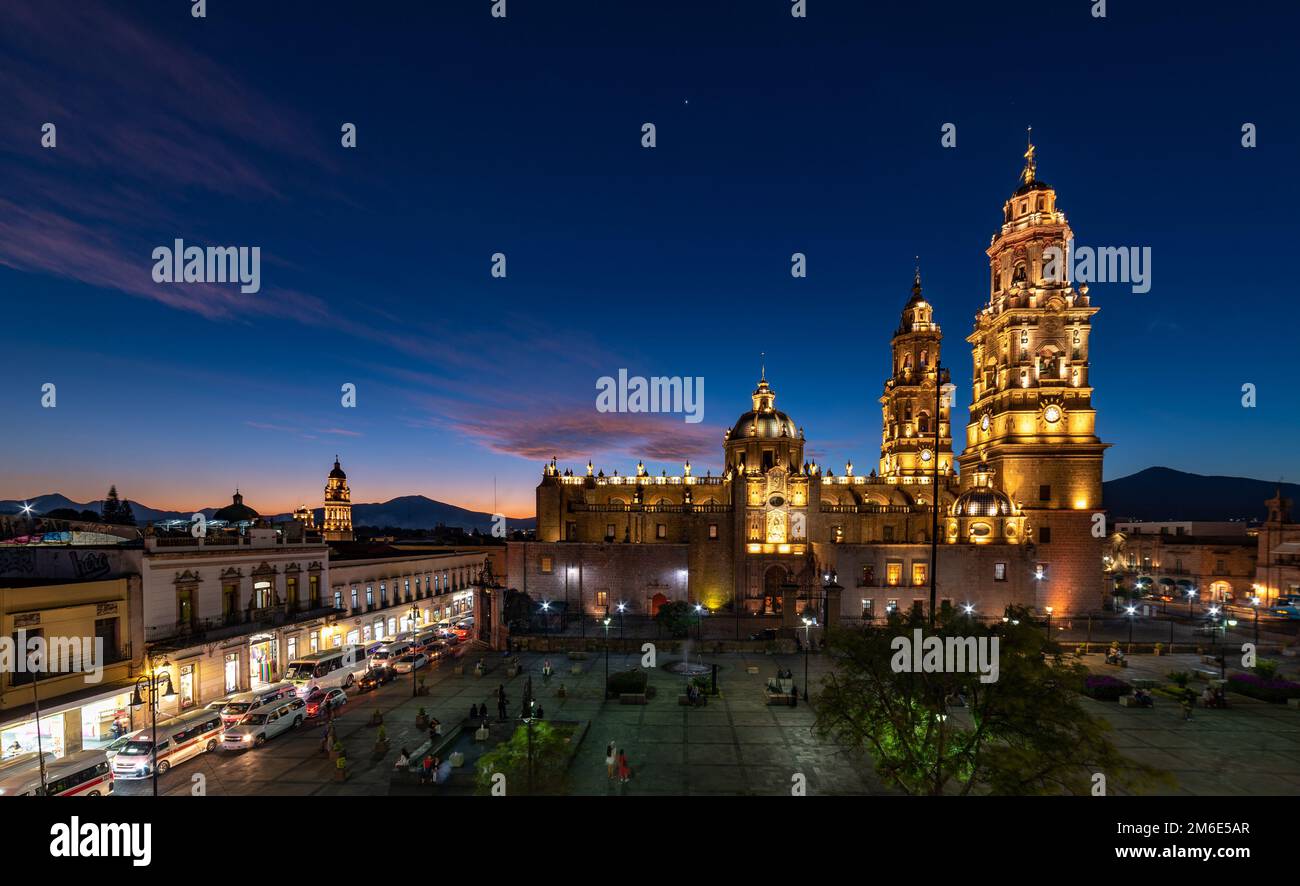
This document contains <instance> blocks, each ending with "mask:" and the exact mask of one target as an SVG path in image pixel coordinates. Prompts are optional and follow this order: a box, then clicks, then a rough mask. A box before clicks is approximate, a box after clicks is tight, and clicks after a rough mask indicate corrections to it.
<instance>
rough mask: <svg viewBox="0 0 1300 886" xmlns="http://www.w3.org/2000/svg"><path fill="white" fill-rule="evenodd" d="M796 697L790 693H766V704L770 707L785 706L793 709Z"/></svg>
mask: <svg viewBox="0 0 1300 886" xmlns="http://www.w3.org/2000/svg"><path fill="white" fill-rule="evenodd" d="M797 699H798V696H797V695H795V694H794V693H792V692H768V693H767V703H768V704H770V705H786V706H788V707H794V706H795V701H796V700H797Z"/></svg>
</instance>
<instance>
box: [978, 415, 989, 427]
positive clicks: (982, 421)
mask: <svg viewBox="0 0 1300 886" xmlns="http://www.w3.org/2000/svg"><path fill="white" fill-rule="evenodd" d="M988 429H989V415H988V413H987V412H986V413H984V417H983V418H981V419H980V430H981V431H988Z"/></svg>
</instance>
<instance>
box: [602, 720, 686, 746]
mask: <svg viewBox="0 0 1300 886" xmlns="http://www.w3.org/2000/svg"><path fill="white" fill-rule="evenodd" d="M602 725H604V724H603V722H602ZM636 734H637V738H638V740H640V741H646V742H651V741H670V742H677V743H678V744H680V743H681V742H683V741H685V740H686V728H685V727H684V726H646V725H644V724H642V725H641V726H639V727H638V729H637V733H636Z"/></svg>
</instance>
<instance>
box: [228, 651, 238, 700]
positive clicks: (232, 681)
mask: <svg viewBox="0 0 1300 886" xmlns="http://www.w3.org/2000/svg"><path fill="white" fill-rule="evenodd" d="M238 689H239V654H238V653H235V652H231V653H229V654H228V655H227V656H226V692H227V693H231V692H235V691H237V690H238Z"/></svg>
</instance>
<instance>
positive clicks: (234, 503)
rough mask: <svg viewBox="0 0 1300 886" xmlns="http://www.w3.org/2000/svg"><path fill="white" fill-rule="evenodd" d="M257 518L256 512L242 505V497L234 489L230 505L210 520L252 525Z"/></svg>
mask: <svg viewBox="0 0 1300 886" xmlns="http://www.w3.org/2000/svg"><path fill="white" fill-rule="evenodd" d="M259 516H260V515H259V514H258V513H257V511H255V510H253V509H252V508H250V507H249V506H248V505H246V504H244V497H243V496H242V495H240V494H239V490H238V489H236V490H235V494H234V495H233V496H232V497H231V502H230V504H228V505H226V506H225V507H224V508H222V509H221V510H219V511H217V512H216V513H215V514H213V515H212V519H213V520H224V521H225V522H227V523H254V522H256V521H257V519H258V517H259Z"/></svg>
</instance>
